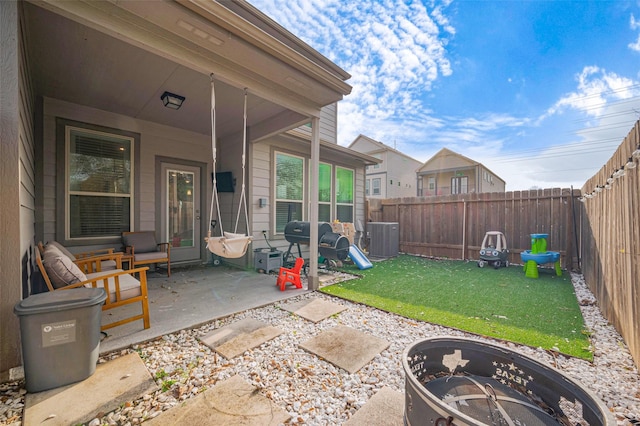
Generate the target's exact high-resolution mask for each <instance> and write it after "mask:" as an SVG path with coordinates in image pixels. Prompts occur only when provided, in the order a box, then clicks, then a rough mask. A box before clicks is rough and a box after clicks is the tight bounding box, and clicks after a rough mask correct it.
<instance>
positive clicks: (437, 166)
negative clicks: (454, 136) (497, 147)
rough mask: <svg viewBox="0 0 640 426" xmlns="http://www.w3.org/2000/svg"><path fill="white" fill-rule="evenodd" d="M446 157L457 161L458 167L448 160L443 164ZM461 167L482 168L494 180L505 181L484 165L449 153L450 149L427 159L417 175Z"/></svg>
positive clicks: (442, 150)
mask: <svg viewBox="0 0 640 426" xmlns="http://www.w3.org/2000/svg"><path fill="white" fill-rule="evenodd" d="M446 157H454V158H455V159H457V160H458V161H459V165H452V164H451V161H450V160H447V162H446V163H444V160H445V158H446ZM443 163H444V164H443ZM443 165H444V166H446V168H443ZM462 167H474V168H475V167H483V168H484V169H486V170H487V171H489V172H491V174H492V175H493V176H495V177H496V178H498V179H500V180H501V181H502V182H505V183H506V181H505V180H504V179H502V178H501V177H500V176H498V175H497V174H496V173H494V172H493V171H491V170H490V169H489V168H488V167H487V166H485V165H484V164H482V163H479V162H477V161H475V160H472V159H471V158H469V157H465V156H464V155H462V154H458V153H457V152H454V151H451V150H450V149H447V148H442V149H441V150H440V151H438V152H437V153H435V154H434V155H433V157H431V158H430V159H428V160H427V161H426V162H425V163H424V164H423V165H422V167H420V168H419V169H418V175H426V174H430V173H434V172H441V171H448V170H453V169H459V168H462Z"/></svg>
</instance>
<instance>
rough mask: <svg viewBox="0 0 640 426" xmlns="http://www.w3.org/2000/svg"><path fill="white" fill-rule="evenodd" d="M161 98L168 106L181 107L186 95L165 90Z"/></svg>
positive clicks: (172, 107)
mask: <svg viewBox="0 0 640 426" xmlns="http://www.w3.org/2000/svg"><path fill="white" fill-rule="evenodd" d="M160 99H162V103H163V104H164V106H166V107H167V108H171V109H180V107H181V106H182V103H183V102H184V100H185V97H184V96H180V95H176V94H175V93H171V92H164V93H163V94H162V95H161V96H160Z"/></svg>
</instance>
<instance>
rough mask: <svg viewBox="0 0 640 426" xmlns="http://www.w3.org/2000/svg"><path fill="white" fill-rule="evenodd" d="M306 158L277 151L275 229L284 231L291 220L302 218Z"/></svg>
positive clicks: (280, 231)
mask: <svg viewBox="0 0 640 426" xmlns="http://www.w3.org/2000/svg"><path fill="white" fill-rule="evenodd" d="M304 168H305V160H304V158H302V157H298V156H295V155H291V154H285V153H282V152H275V178H274V182H275V200H276V201H275V222H276V223H275V231H276V233H283V232H284V227H285V225H286V224H287V223H288V222H289V221H290V220H302V217H303V212H302V207H303V201H304V192H305V191H304V188H305V186H304V177H305V172H304Z"/></svg>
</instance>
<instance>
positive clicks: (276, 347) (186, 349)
mask: <svg viewBox="0 0 640 426" xmlns="http://www.w3.org/2000/svg"><path fill="white" fill-rule="evenodd" d="M572 278H573V283H574V286H575V289H576V296H577V299H578V301H579V302H580V303H581V305H582V313H583V316H584V319H585V322H586V325H587V328H588V329H590V330H591V331H592V333H593V334H592V336H591V338H592V344H593V349H594V354H595V359H594V362H593V363H590V362H587V361H584V360H580V359H576V358H567V357H564V356H554V355H553V354H551V353H549V352H547V351H544V350H542V349H536V348H531V347H526V346H521V345H516V344H511V343H504V342H497V341H494V340H491V339H481V340H484V341H487V342H491V343H494V344H500V345H506V346H507V347H510V348H515V349H517V350H519V351H520V352H522V353H524V354H526V355H528V356H530V357H532V358H534V359H536V360H538V361H541V362H543V363H546V364H549V365H552V366H554V367H556V368H558V369H560V370H561V371H563V372H565V373H566V374H567V375H568V376H570V377H572V378H574V379H576V380H578V381H579V382H580V383H582V384H583V385H584V386H586V387H587V388H588V389H590V390H591V391H592V392H594V393H595V394H596V395H597V396H598V397H599V398H600V399H601V400H602V401H603V402H604V403H605V404H606V405H607V406H608V407H609V408H610V410H611V412H612V413H613V414H614V416H615V418H616V419H617V421H618V425H638V424H640V422H638V423H636V422H637V421H638V419H640V381H639V376H638V371H637V369H636V368H635V366H634V364H633V361H632V358H631V355H630V354H629V351H628V349H627V347H626V345H625V344H624V341H623V340H622V338H621V337H620V335H619V334H618V333H617V332H616V331H615V329H614V328H613V327H612V326H611V325H610V324H608V323H607V321H606V320H605V319H604V318H603V317H602V315H601V313H600V310H599V309H598V307H597V305H596V304H595V299H594V297H593V295H592V294H591V292H590V291H589V290H588V289H587V288H586V286H585V284H584V280H583V278H582V276H581V275H577V274H574V275H572ZM313 297H320V298H324V299H327V300H330V301H332V302H333V303H338V304H342V305H344V306H346V307H347V308H348V309H346V310H345V311H343V312H341V313H340V314H338V315H335V316H333V317H331V318H328V319H326V320H323V321H321V322H320V323H318V324H314V323H311V322H310V321H307V320H305V319H303V318H300V317H298V316H297V315H294V314H291V313H289V312H287V311H285V310H283V309H281V308H280V307H279V305H278V304H274V305H270V306H267V307H263V308H258V309H252V310H249V311H245V312H242V313H239V314H236V315H233V316H231V317H228V318H225V319H223V320H219V321H214V322H212V323H210V324H207V325H205V326H203V327H200V328H197V329H193V330H183V331H181V332H178V333H174V334H170V335H166V336H163V337H162V338H161V339H158V340H155V341H152V342H148V343H144V344H140V345H137V346H135V347H134V348H132V349H130V350H124V351H120V352H117V353H112V354H108V355H107V356H105V357H102V358H101V359H100V361H99V362H106V361H108V360H109V359H113V358H116V357H118V356H121V355H124V354H126V353H128V352H130V351H131V350H135V351H137V352H138V353H139V354H140V355H141V357H142V358H143V360H144V362H145V363H146V365H147V367H148V368H149V371H150V372H151V374H152V375H154V376H155V377H157V382H158V384H159V385H160V386H161V387H163V388H164V391H163V390H159V391H157V392H156V393H154V394H151V395H146V396H145V397H144V398H142V399H140V400H136V401H131V402H130V403H127V404H125V406H124V407H122V408H119V409H118V410H116V411H115V412H112V413H108V414H106V415H105V416H103V417H102V418H100V419H94V420H93V421H92V422H91V423H90V425H91V426H96V425H101V424H107V425H133V424H139V423H141V422H142V421H143V420H144V419H148V418H152V417H155V416H157V415H158V414H160V413H161V412H162V411H163V410H167V409H169V408H171V407H173V406H175V405H176V404H179V403H180V402H181V401H183V400H185V399H187V398H190V397H192V396H194V395H196V394H198V393H199V392H202V391H203V390H205V389H207V388H210V387H212V386H214V385H215V384H216V382H217V381H219V380H223V379H226V378H229V377H231V376H233V375H235V374H239V375H241V376H242V377H244V378H245V380H247V382H249V383H251V384H252V385H254V386H256V387H258V388H260V390H261V392H262V393H263V394H264V395H265V396H267V397H268V398H270V399H272V400H273V401H274V402H275V403H276V404H277V405H279V406H280V407H282V408H283V409H284V410H286V411H287V412H288V413H289V414H290V415H291V416H292V419H291V423H293V424H305V425H337V424H342V423H344V422H345V421H346V420H347V419H349V418H350V416H352V415H353V414H354V413H355V412H356V411H357V410H358V409H359V408H360V407H362V406H363V405H364V404H365V403H366V402H367V400H368V399H369V398H370V397H371V396H372V395H374V394H375V393H376V392H377V391H378V390H379V389H381V388H382V387H384V386H388V387H390V388H392V389H394V390H396V391H398V392H404V372H403V369H402V362H401V356H402V352H403V351H404V350H405V348H406V347H407V346H408V345H410V344H412V343H413V342H416V341H418V340H421V339H425V338H428V337H433V336H440V335H454V336H467V337H473V336H472V335H469V334H468V333H464V332H461V331H457V330H453V329H450V328H446V327H441V326H437V325H433V324H429V323H424V322H418V321H414V320H409V319H406V318H403V317H400V316H397V315H394V314H389V313H386V312H382V311H380V310H377V309H373V308H369V307H366V306H363V305H359V304H355V303H351V302H348V301H344V300H341V299H337V298H333V297H330V296H327V295H323V294H321V293H318V292H314V293H311V294H307V295H303V296H300V297H297V298H295V299H293V300H290V302H295V301H299V300H301V299H302V298H313ZM290 302H284V303H290ZM245 317H252V318H255V319H258V320H261V321H263V322H266V323H269V324H271V325H273V326H275V327H278V328H280V329H282V330H283V331H284V333H283V334H282V335H280V336H279V337H277V338H275V339H273V340H271V341H269V342H267V343H264V344H263V345H261V346H260V347H258V348H256V349H254V350H251V351H247V352H245V353H244V354H243V355H242V356H239V357H236V358H234V359H231V360H226V359H224V358H222V357H220V356H217V355H216V354H215V353H214V352H212V351H211V350H210V349H209V348H207V347H206V346H204V345H203V344H201V343H200V342H199V341H198V340H197V337H198V336H200V335H202V334H205V333H207V332H209V331H210V330H213V329H216V328H219V327H221V326H223V325H225V324H228V323H230V322H233V321H236V320H238V319H240V318H245ZM336 325H347V326H350V327H353V328H356V329H358V330H361V331H363V332H365V333H369V334H371V335H374V336H377V337H379V338H382V339H385V340H387V341H389V342H391V346H390V347H389V348H388V349H387V350H385V351H383V352H382V353H380V354H379V355H378V356H376V357H375V358H374V359H373V361H371V362H370V363H368V364H367V365H365V366H364V367H363V368H362V369H361V370H360V371H358V372H357V373H355V374H348V373H347V372H345V371H344V370H341V369H339V368H337V367H334V366H333V365H332V364H329V363H328V362H325V361H323V360H320V359H318V357H316V356H315V355H311V354H309V353H307V352H306V351H304V350H302V349H300V348H299V347H298V345H299V344H300V343H301V342H303V341H305V340H307V339H309V338H311V337H313V336H315V335H317V334H318V333H319V332H320V331H321V330H324V329H329V328H332V327H335V326H336ZM25 393H26V391H25V390H24V387H23V383H22V382H14V383H5V384H0V424H10V425H19V424H20V423H21V417H22V407H23V404H24V394H25Z"/></svg>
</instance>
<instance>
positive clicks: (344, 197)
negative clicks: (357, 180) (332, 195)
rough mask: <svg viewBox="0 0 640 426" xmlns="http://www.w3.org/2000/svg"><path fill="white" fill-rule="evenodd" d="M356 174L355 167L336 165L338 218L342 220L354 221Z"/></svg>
mask: <svg viewBox="0 0 640 426" xmlns="http://www.w3.org/2000/svg"><path fill="white" fill-rule="evenodd" d="M354 176H355V172H354V171H353V169H347V168H344V167H339V166H336V219H337V220H339V221H340V222H349V223H353V218H354V213H353V210H354V208H353V207H354V198H355V197H354Z"/></svg>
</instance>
